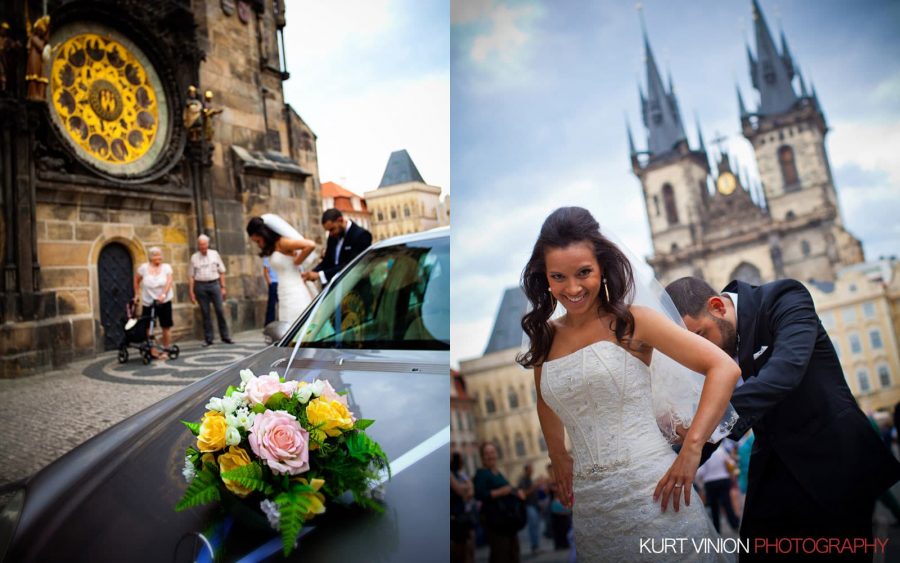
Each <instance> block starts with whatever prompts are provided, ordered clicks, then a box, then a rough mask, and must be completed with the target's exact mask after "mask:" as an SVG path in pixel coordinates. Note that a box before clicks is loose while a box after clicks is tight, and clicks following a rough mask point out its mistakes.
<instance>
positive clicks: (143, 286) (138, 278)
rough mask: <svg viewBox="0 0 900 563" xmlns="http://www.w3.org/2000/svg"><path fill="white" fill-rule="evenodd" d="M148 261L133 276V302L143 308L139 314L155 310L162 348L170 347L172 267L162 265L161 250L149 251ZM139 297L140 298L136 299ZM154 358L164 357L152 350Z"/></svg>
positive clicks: (152, 249) (144, 314)
mask: <svg viewBox="0 0 900 563" xmlns="http://www.w3.org/2000/svg"><path fill="white" fill-rule="evenodd" d="M149 254H150V261H149V262H147V263H145V264H141V265H140V267H139V268H138V269H137V273H136V274H135V276H134V295H135V298H134V300H135V301H137V300H138V299H140V301H141V304H142V305H143V306H144V307H143V311H142V312H141V314H142V315H143V316H145V317H146V316H149V315H150V307H151V306H154V307H155V308H156V319H157V320H158V322H159V326H160V327H162V337H163V348H164V349H166V350H168V349H169V348H171V347H172V297H173V296H174V292H173V291H172V266H170V265H169V264H164V263H163V257H162V250H160V249H159V248H158V247H155V246H154V247H153V248H151V249H150V250H149ZM138 295H140V297H138ZM152 354H153V355H154V357H163V358H164V357H165V353H159V352H158V351H156V350H153V352H152Z"/></svg>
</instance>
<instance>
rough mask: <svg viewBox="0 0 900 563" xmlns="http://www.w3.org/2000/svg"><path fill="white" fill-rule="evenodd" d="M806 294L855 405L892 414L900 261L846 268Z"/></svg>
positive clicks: (898, 373)
mask: <svg viewBox="0 0 900 563" xmlns="http://www.w3.org/2000/svg"><path fill="white" fill-rule="evenodd" d="M809 289H810V293H811V294H812V296H813V300H814V302H815V304H816V310H817V311H818V313H819V318H820V319H821V320H822V325H823V326H824V327H825V330H827V331H828V334H829V336H831V340H832V343H833V344H834V348H835V350H836V351H837V353H838V356H839V357H840V359H841V367H842V368H843V370H844V376H845V377H846V379H847V384H848V385H849V386H850V389H851V390H852V391H853V394H854V395H855V396H856V399H857V401H858V402H859V406H860V407H861V408H862V409H863V411H865V412H867V413H868V412H872V411H878V410H883V411H888V412H890V413H893V409H894V406H895V405H896V404H897V403H898V402H900V340H898V335H900V316H898V311H900V262H898V261H897V260H894V259H889V260H879V261H875V262H866V263H861V264H856V265H854V266H849V267H847V268H843V269H842V270H839V271H838V277H837V280H836V281H835V282H834V283H831V284H818V285H817V286H811V287H810V288H809Z"/></svg>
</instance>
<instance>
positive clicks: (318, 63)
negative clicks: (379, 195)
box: [284, 0, 450, 193]
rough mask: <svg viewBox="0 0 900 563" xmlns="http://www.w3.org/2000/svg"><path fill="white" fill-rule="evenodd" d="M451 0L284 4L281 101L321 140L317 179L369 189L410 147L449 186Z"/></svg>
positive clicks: (431, 179)
mask: <svg viewBox="0 0 900 563" xmlns="http://www.w3.org/2000/svg"><path fill="white" fill-rule="evenodd" d="M449 17H450V3H449V0H335V1H330V2H323V1H322V0H290V1H289V2H287V27H286V28H285V33H284V40H285V50H286V59H287V67H288V72H290V73H291V78H290V80H288V81H287V82H285V84H284V93H285V98H286V99H287V102H288V103H289V104H291V105H292V106H293V107H294V109H296V110H297V112H298V113H299V114H300V115H301V116H302V117H303V119H304V120H305V121H306V122H307V123H309V125H310V127H312V129H313V131H314V132H315V133H316V135H318V150H319V176H320V178H321V180H322V181H323V182H327V181H333V182H337V183H339V184H341V185H343V186H344V187H346V188H347V189H349V190H352V191H354V192H357V193H362V192H364V191H367V190H371V189H375V188H377V187H378V183H379V182H380V181H381V175H382V174H383V173H384V168H385V166H386V165H387V161H388V157H389V156H390V154H391V152H392V151H395V150H399V149H407V150H408V151H409V154H410V156H411V157H412V159H413V161H414V162H415V163H416V166H417V167H418V169H419V172H421V173H422V176H423V177H424V179H425V181H426V182H428V183H429V184H432V185H436V186H440V187H442V188H444V190H445V192H446V191H449V189H450V151H449V144H450V68H449V61H450V28H449V26H448V23H447V22H448V20H449Z"/></svg>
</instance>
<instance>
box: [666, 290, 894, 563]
mask: <svg viewBox="0 0 900 563" xmlns="http://www.w3.org/2000/svg"><path fill="white" fill-rule="evenodd" d="M666 291H667V292H668V293H669V295H670V296H671V297H672V300H673V301H674V302H675V306H676V307H677V308H678V311H679V313H680V314H681V316H682V318H683V319H684V323H685V325H686V326H687V328H688V329H689V330H691V331H692V332H695V333H697V334H699V335H700V336H703V337H704V338H706V339H707V340H710V341H711V342H713V343H714V344H716V345H718V346H719V347H720V348H722V349H723V350H725V352H726V353H728V354H730V355H731V356H732V357H734V358H735V359H736V360H737V362H738V363H739V364H740V366H741V377H742V382H740V383H739V384H738V387H737V388H736V389H735V391H734V394H733V395H732V397H731V404H732V405H733V406H734V408H735V410H736V411H737V413H738V415H740V419H739V420H738V422H737V424H736V425H735V426H734V429H733V431H732V434H731V437H732V438H733V439H738V438H740V437H741V436H742V435H743V434H744V433H746V432H747V430H749V429H750V428H752V429H753V432H754V434H755V436H756V439H755V443H754V445H753V452H752V454H751V456H750V469H749V474H748V486H747V500H746V504H745V507H744V515H743V523H742V525H741V531H740V533H741V539H748V538H749V539H750V550H751V553H750V554H749V557H748V556H746V555H744V554H741V562H742V563H743V562H744V561H755V560H761V559H765V558H766V553H765V551H764V550H762V549H759V548H756V549H755V553H754V548H755V544H754V538H788V537H790V538H807V537H811V538H820V537H824V538H867V539H868V540H869V541H870V543H871V539H872V511H873V507H874V503H875V499H876V498H877V497H878V496H879V495H880V494H881V493H882V492H884V491H885V489H887V488H888V487H890V486H891V485H893V484H894V483H896V482H897V481H898V480H900V463H898V462H897V460H896V459H895V458H894V456H893V455H892V454H891V453H890V452H889V451H888V450H887V448H886V447H885V446H884V443H883V442H882V441H881V440H880V438H879V436H878V434H876V432H874V431H873V430H872V426H871V425H870V423H869V421H868V419H867V418H866V416H865V415H864V414H863V412H862V411H861V410H860V408H859V406H858V405H857V404H856V400H855V399H854V398H853V395H852V394H851V392H850V389H849V387H847V383H846V381H845V379H844V374H843V372H842V370H841V364H840V360H839V359H838V356H837V354H836V353H835V350H834V346H832V344H831V339H830V338H829V337H828V334H827V333H826V332H825V329H824V328H823V326H822V323H821V322H820V321H819V317H818V315H817V314H816V310H815V307H814V306H813V300H812V297H811V296H810V294H809V292H808V291H807V290H806V288H805V287H803V285H802V284H801V283H800V282H798V281H795V280H779V281H775V282H772V283H767V284H764V285H761V286H759V287H757V286H751V285H749V284H746V283H744V282H740V281H733V282H731V283H730V284H728V286H727V287H726V288H725V289H724V290H723V292H722V294H719V293H717V292H716V291H714V290H713V288H712V287H710V286H709V285H708V284H707V283H706V282H704V281H703V280H700V279H697V278H682V279H680V280H677V281H675V282H673V283H671V284H669V286H668V287H667V288H666ZM793 553H794V555H795V556H802V555H803V552H802V551H801V552H796V551H795V552H793ZM768 555H769V556H770V557H772V556H774V552H773V551H769V552H768ZM848 555H849V558H848ZM784 557H785V556H784V555H782V556H781V558H779V559H778V560H779V561H782V560H787V559H785V558H784ZM788 558H790V557H788ZM840 560H841V561H846V560H859V561H871V560H872V551H871V550H869V552H868V553H862V552H861V551H859V552H857V553H856V555H855V557H854V555H853V554H850V553H848V552H844V553H843V554H842V556H841V558H840Z"/></svg>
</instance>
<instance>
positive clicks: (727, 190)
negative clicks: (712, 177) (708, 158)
mask: <svg viewBox="0 0 900 563" xmlns="http://www.w3.org/2000/svg"><path fill="white" fill-rule="evenodd" d="M716 188H717V189H718V190H719V193H720V194H722V195H731V194H733V193H734V190H735V189H736V188H737V178H735V177H734V174H732V173H731V172H723V173H722V174H720V175H719V177H718V179H717V180H716Z"/></svg>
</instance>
